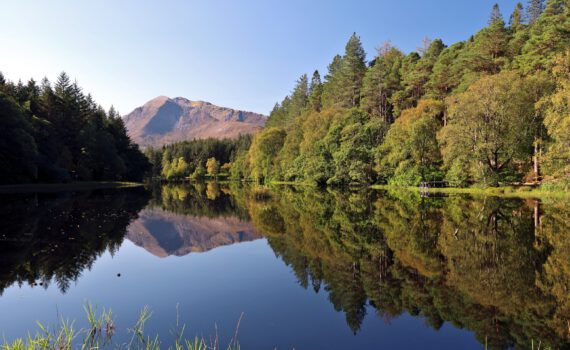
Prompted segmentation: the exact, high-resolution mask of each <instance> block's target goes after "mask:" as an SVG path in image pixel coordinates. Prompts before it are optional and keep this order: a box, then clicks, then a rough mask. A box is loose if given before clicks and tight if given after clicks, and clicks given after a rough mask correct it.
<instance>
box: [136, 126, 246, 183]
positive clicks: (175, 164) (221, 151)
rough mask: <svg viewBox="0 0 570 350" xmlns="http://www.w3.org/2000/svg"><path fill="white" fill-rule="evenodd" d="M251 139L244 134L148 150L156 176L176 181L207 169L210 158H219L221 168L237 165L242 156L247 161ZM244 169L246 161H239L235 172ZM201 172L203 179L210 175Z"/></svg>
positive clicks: (152, 170)
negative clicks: (227, 165)
mask: <svg viewBox="0 0 570 350" xmlns="http://www.w3.org/2000/svg"><path fill="white" fill-rule="evenodd" d="M251 140H252V136H251V135H240V136H239V137H238V138H237V139H221V140H218V139H213V138H208V139H203V140H202V139H197V140H191V141H183V142H177V143H173V144H170V145H166V146H163V147H162V148H160V149H147V150H146V151H145V153H146V155H147V157H148V158H149V159H150V161H151V164H152V168H151V175H152V176H153V177H164V178H165V179H167V180H174V179H180V178H183V177H188V176H190V174H195V173H196V172H195V170H196V169H198V168H199V167H201V168H202V169H201V170H203V169H204V163H206V161H207V160H208V159H209V158H215V159H216V160H217V161H218V165H220V164H226V163H230V164H231V163H234V162H235V161H236V160H237V159H238V157H239V156H240V155H241V157H242V158H243V154H244V153H245V152H247V150H248V149H249V146H250V145H251ZM181 160H182V163H181ZM244 167H245V164H243V162H238V164H237V166H236V169H235V171H236V172H238V173H239V172H243V171H244ZM201 170H200V171H199V172H198V174H196V175H198V177H199V178H201V177H203V176H204V175H205V174H206V172H205V170H204V172H203V173H201ZM218 172H219V170H218Z"/></svg>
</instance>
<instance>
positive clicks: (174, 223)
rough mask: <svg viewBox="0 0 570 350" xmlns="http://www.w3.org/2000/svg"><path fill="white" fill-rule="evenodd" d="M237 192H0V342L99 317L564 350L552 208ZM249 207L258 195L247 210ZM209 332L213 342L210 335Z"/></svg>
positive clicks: (431, 345)
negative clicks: (100, 313) (100, 312)
mask: <svg viewBox="0 0 570 350" xmlns="http://www.w3.org/2000/svg"><path fill="white" fill-rule="evenodd" d="M256 194H258V192H256V191H254V190H252V189H250V188H244V187H239V186H225V187H224V186H222V187H220V186H217V185H215V184H208V185H198V186H171V187H163V188H160V187H156V188H151V189H148V190H145V189H142V188H139V189H127V190H104V191H94V192H80V193H58V194H21V195H14V194H10V195H0V206H1V210H0V222H1V226H0V293H1V295H0V328H1V333H2V334H0V336H4V337H5V338H6V339H7V340H11V339H14V338H15V337H19V336H25V335H26V334H27V332H28V331H35V330H36V329H37V327H36V321H40V322H42V323H44V324H52V325H53V324H56V323H57V322H58V319H59V318H61V317H65V318H67V319H72V320H73V319H74V320H76V323H75V327H76V328H81V327H83V326H85V323H86V322H85V315H84V311H83V305H84V304H85V303H86V302H91V303H92V304H93V305H97V306H98V307H99V309H102V308H103V307H105V308H111V309H112V310H113V313H114V315H115V316H116V324H117V334H116V335H115V337H114V338H113V340H114V344H115V346H120V344H125V343H127V342H128V340H129V339H130V337H131V334H129V332H128V331H127V329H128V328H131V327H132V326H133V325H134V323H135V320H136V318H137V315H138V313H139V311H140V310H141V309H142V308H143V307H144V306H145V305H146V306H148V307H149V308H150V309H151V310H152V312H153V315H152V317H151V319H150V321H149V322H148V324H147V326H146V328H145V330H146V332H147V334H150V335H154V334H159V335H160V337H161V339H162V341H163V344H164V345H168V344H169V342H170V340H171V339H172V336H171V334H172V332H173V330H174V329H175V328H176V322H177V319H178V322H179V324H186V327H187V328H186V335H187V336H189V337H193V336H194V335H204V336H205V337H209V336H213V335H215V334H216V332H217V333H218V334H219V337H220V340H221V342H222V344H224V343H226V342H227V341H229V339H230V338H231V337H232V335H233V333H234V330H235V328H236V325H237V323H238V319H239V318H240V316H241V315H242V314H243V317H242V320H241V322H240V325H239V335H238V339H239V341H240V344H241V346H242V349H273V348H278V349H292V348H295V349H355V348H359V349H378V348H388V349H410V348H422V349H481V348H484V347H485V344H487V347H488V348H490V349H491V348H498V349H501V348H521V349H531V348H532V346H533V345H534V348H535V349H536V348H537V344H541V348H542V349H545V348H547V346H550V347H552V348H568V347H569V346H568V343H567V342H568V340H569V339H570V338H569V329H570V294H569V293H570V204H568V203H565V202H564V201H545V202H539V201H536V200H520V199H498V198H489V197H487V198H468V197H447V198H419V197H417V196H416V195H414V194H412V193H408V192H378V191H360V192H334V191H315V190H308V189H304V190H303V189H291V188H276V189H273V190H271V192H270V195H269V196H266V195H264V196H259V195H256ZM260 198H261V199H260ZM216 329H217V330H216Z"/></svg>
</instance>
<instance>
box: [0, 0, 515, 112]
mask: <svg viewBox="0 0 570 350" xmlns="http://www.w3.org/2000/svg"><path fill="white" fill-rule="evenodd" d="M495 2H498V3H499V5H500V7H501V11H502V13H503V15H504V17H505V19H506V20H508V17H509V15H510V13H511V11H512V10H513V8H514V6H515V4H516V1H515V0H504V1H503V0H499V1H496V0H492V1H491V0H421V1H420V0H398V1H394V0H369V1H365V0H350V1H348V0H347V1H333V0H287V1H284V0H283V1H277V0H275V1H270V0H266V1H261V0H258V1H253V0H239V1H238V0H233V1H232V0H200V1H198V0H194V1H193V0H186V1H182V0H180V1H174V0H160V1H158V0H156V1H150V0H148V1H146V0H97V1H72V0H68V1H63V0H50V1H40V0H37V1H32V0H6V1H2V2H1V3H0V33H2V35H0V71H1V72H3V73H4V75H5V76H6V77H7V78H8V79H10V80H14V81H17V80H18V79H20V78H21V79H22V80H27V79H29V78H30V77H33V78H34V79H36V80H40V79H41V78H42V77H44V76H47V77H48V78H49V79H50V80H52V81H53V80H54V79H55V78H56V77H57V75H58V74H59V72H61V71H63V70H65V71H66V72H68V74H69V75H70V76H71V77H73V78H76V79H77V80H78V82H79V84H80V85H81V86H82V87H83V88H84V89H85V91H86V92H91V93H92V94H93V96H94V98H95V100H96V101H98V102H99V103H101V104H102V105H103V107H105V108H108V107H109V106H110V105H111V104H113V105H115V107H117V108H118V110H119V111H120V112H121V113H123V114H126V113H129V112H130V111H131V110H132V109H134V108H135V107H137V106H139V105H142V104H143V103H144V102H146V101H147V100H149V99H151V98H153V97H155V96H158V95H167V96H170V97H176V96H183V97H187V98H189V99H191V100H205V101H209V102H212V103H215V104H218V105H222V106H227V107H232V108H239V109H245V110H250V111H255V112H260V113H268V112H269V111H270V109H271V108H272V107H273V105H274V103H275V102H276V101H278V100H281V99H282V98H283V97H284V96H285V95H286V94H288V93H289V92H290V90H291V89H292V87H293V85H294V83H295V80H296V79H297V78H298V77H299V76H300V75H301V74H303V73H308V74H310V73H312V71H313V70H314V69H319V70H320V71H321V73H322V75H324V73H325V72H326V67H327V65H328V63H329V62H330V61H331V59H332V57H333V56H334V55H335V54H337V53H342V52H343V50H344V45H345V43H346V41H347V39H348V38H349V36H350V35H351V34H352V33H353V32H356V33H358V35H360V37H361V39H362V42H363V44H364V48H365V49H366V52H367V54H368V59H372V58H373V56H374V54H375V48H376V47H378V46H379V45H380V44H382V43H383V42H384V41H386V40H390V41H391V42H392V44H393V45H395V46H396V47H398V48H400V49H402V50H404V51H405V52H409V51H411V50H415V49H416V48H417V47H419V46H421V43H422V39H423V38H424V37H429V38H432V39H435V38H441V39H443V41H444V42H445V43H446V44H448V45H449V44H452V43H454V42H456V41H459V40H465V39H467V38H468V37H469V36H470V35H471V34H473V33H474V32H475V31H477V30H479V29H480V28H482V27H484V26H485V25H486V23H487V20H488V17H489V13H490V11H491V7H492V5H493V4H494V3H495Z"/></svg>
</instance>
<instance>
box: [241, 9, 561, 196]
mask: <svg viewBox="0 0 570 350" xmlns="http://www.w3.org/2000/svg"><path fill="white" fill-rule="evenodd" d="M569 33H570V4H569V3H568V0H549V1H548V2H547V4H546V8H545V9H544V11H543V1H542V0H531V1H529V4H528V8H527V14H526V18H525V14H524V8H523V6H522V5H521V4H517V5H516V7H515V9H514V11H513V13H512V14H511V16H510V19H509V25H508V26H507V25H506V24H505V21H504V19H503V16H502V14H501V12H500V9H499V6H498V5H495V6H493V8H492V11H491V16H490V19H489V22H488V25H487V26H486V27H485V28H482V29H481V30H480V31H478V32H477V33H475V34H474V35H473V36H471V37H470V38H469V39H468V40H466V41H463V42H458V43H455V44H453V45H451V46H449V47H447V46H446V45H445V44H444V43H443V42H442V41H441V40H439V39H438V40H434V41H430V40H429V39H425V40H424V45H423V47H422V48H421V49H418V52H409V53H407V54H406V55H404V53H402V52H401V51H399V50H398V49H396V48H394V47H392V46H391V44H389V43H386V44H384V45H383V46H382V47H381V48H380V49H379V50H378V54H377V56H376V57H375V58H374V59H373V60H372V61H371V62H369V63H368V64H367V62H366V60H365V58H366V54H365V52H364V50H363V49H362V44H361V42H360V38H359V37H358V36H357V35H356V34H353V35H352V36H351V37H350V39H349V41H348V43H347V44H346V46H345V52H344V54H343V55H342V56H341V55H336V56H335V57H334V58H333V60H332V62H331V63H330V65H329V66H328V72H327V75H326V76H325V79H324V82H321V80H320V75H319V74H318V72H316V71H315V72H314V73H313V76H312V78H311V82H310V84H309V83H308V79H307V76H306V75H302V76H301V78H300V79H299V80H298V81H297V84H296V86H295V88H294V89H293V91H292V92H291V94H290V95H289V96H286V97H285V98H284V99H283V101H281V103H277V104H276V105H275V108H274V109H273V111H272V112H271V115H270V118H269V120H268V123H267V130H265V131H263V132H262V133H261V135H263V136H261V135H260V137H259V141H261V140H263V141H264V142H276V144H275V145H274V148H271V149H270V147H269V145H267V144H264V145H263V147H262V148H264V149H266V150H270V152H269V153H267V152H265V151H260V150H259V149H256V150H254V149H250V150H249V151H248V155H247V157H244V156H243V154H242V156H241V157H242V158H241V159H240V160H239V162H238V163H239V165H238V166H237V167H236V168H235V169H234V168H232V173H233V176H234V177H241V178H243V177H252V178H255V179H257V180H259V179H266V180H269V179H270V180H285V181H304V182H308V183H315V184H321V185H324V184H328V185H347V184H366V183H370V182H375V181H380V182H384V183H392V184H402V185H409V184H418V183H419V182H421V181H426V180H427V181H432V180H446V181H447V182H448V183H449V184H451V185H454V186H466V185H469V184H474V183H482V184H484V185H496V184H499V183H512V182H520V181H525V182H526V181H534V182H536V181H540V179H541V178H543V176H544V178H545V179H549V180H556V181H558V180H561V181H562V180H563V181H567V178H568V174H567V172H566V171H565V170H561V169H563V168H564V167H565V165H564V164H565V159H564V157H565V156H564V155H561V154H563V153H564V151H563V150H565V149H567V148H568V147H567V145H566V144H565V142H566V141H565V133H567V130H566V129H565V128H564V124H563V116H564V115H565V114H567V111H566V109H565V103H566V102H564V101H565V98H562V97H560V96H565V92H563V91H565V88H562V87H560V85H561V83H560V82H559V83H558V85H559V88H558V91H559V92H557V93H556V94H555V95H552V93H553V91H552V86H553V85H554V82H555V80H558V81H560V79H561V78H559V77H558V78H555V77H554V76H553V74H552V71H553V70H552V68H553V67H554V66H555V65H556V63H555V57H557V55H560V54H561V53H562V52H564V51H565V50H567V49H568V47H570V35H569ZM554 71H556V70H554ZM555 74H558V76H560V74H559V73H555ZM560 91H562V92H560ZM539 100H541V101H542V102H541V103H539V104H538V105H536V106H535V103H536V102H537V101H539ZM545 116H548V117H547V118H545ZM400 118H402V121H400V122H399V121H398V120H399V119H400ZM547 124H548V125H547ZM273 128H278V130H279V133H277V131H276V130H272V131H270V130H271V129H273ZM547 129H548V130H547ZM547 131H548V132H547ZM558 131H559V132H558ZM386 133H387V137H386V138H384V135H386ZM547 134H548V136H547ZM270 135H271V136H272V138H271V139H272V140H267V139H266V138H267V136H270ZM438 135H439V136H438ZM277 136H278V137H277ZM548 137H550V138H552V140H550V141H552V142H550V141H549V140H546V139H547V138H548ZM549 142H550V143H549ZM259 146H260V145H256V147H259ZM545 147H548V148H549V151H548V152H546V153H545V156H544V157H543V156H542V154H543V149H544V148H545ZM543 158H544V159H543ZM555 159H559V160H558V161H556V160H555ZM560 159H561V160H560ZM372 160H375V166H371V163H372ZM543 162H545V164H544V165H545V166H544V169H542V165H543V164H542V163H543ZM556 162H558V163H559V164H558V165H556V164H555V163H556ZM562 163H564V164H562ZM542 170H544V171H546V173H544V172H542ZM567 182H570V181H567Z"/></svg>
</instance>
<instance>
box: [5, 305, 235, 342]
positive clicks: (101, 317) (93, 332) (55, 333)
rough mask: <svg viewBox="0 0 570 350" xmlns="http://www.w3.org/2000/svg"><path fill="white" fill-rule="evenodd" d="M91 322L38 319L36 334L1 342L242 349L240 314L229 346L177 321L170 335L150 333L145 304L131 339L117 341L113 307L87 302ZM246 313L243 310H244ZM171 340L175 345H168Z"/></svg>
mask: <svg viewBox="0 0 570 350" xmlns="http://www.w3.org/2000/svg"><path fill="white" fill-rule="evenodd" d="M84 310H85V314H86V318H87V322H88V326H87V327H85V328H81V329H77V328H75V327H74V322H71V321H68V320H66V319H64V318H61V322H60V323H59V324H58V325H56V326H54V327H50V326H46V325H42V324H41V323H39V322H37V324H38V330H37V331H36V333H35V334H33V333H31V332H28V335H27V336H25V337H22V338H17V339H14V340H12V341H8V340H6V339H5V338H4V340H3V341H2V342H0V349H2V350H34V349H43V350H72V349H81V350H86V349H101V348H110V349H113V348H117V349H123V348H125V346H126V349H136V350H160V349H172V350H222V349H225V350H239V349H240V345H239V342H238V341H237V336H238V330H239V325H240V322H241V317H240V319H239V320H238V323H237V326H236V329H235V332H234V335H233V337H232V338H231V339H230V340H229V343H228V345H227V346H226V347H223V346H222V345H221V342H220V339H219V337H218V334H217V330H216V334H215V336H213V337H209V338H208V339H206V338H205V337H198V336H195V337H193V338H186V337H185V334H184V333H185V330H186V326H185V325H180V324H178V318H177V321H176V327H175V328H174V329H173V330H172V332H171V335H172V336H171V337H170V338H169V339H161V338H160V337H159V336H158V335H153V336H150V335H148V334H147V333H146V332H145V324H146V323H147V321H148V320H149V319H150V318H151V316H152V312H151V311H150V310H149V309H148V307H144V308H143V309H142V311H141V312H140V314H139V317H138V319H137V321H136V323H135V324H134V325H133V326H132V327H130V328H127V329H126V331H127V332H128V337H127V338H129V339H130V341H128V343H126V344H117V343H115V342H114V341H113V338H114V337H116V336H117V333H119V332H120V329H118V328H117V326H116V323H115V316H114V314H113V312H112V311H111V310H106V309H103V310H102V311H101V312H99V311H98V310H97V308H95V307H93V306H92V305H91V304H90V303H87V304H85V306H84ZM242 316H243V314H242ZM165 344H172V345H165Z"/></svg>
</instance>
